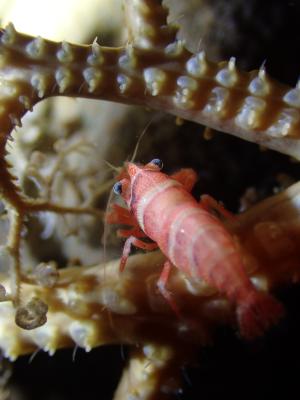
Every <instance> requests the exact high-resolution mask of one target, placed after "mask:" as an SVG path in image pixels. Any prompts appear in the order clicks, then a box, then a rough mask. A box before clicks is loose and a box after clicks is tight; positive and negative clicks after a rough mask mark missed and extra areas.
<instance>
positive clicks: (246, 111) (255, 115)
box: [235, 96, 266, 129]
mask: <svg viewBox="0 0 300 400" xmlns="http://www.w3.org/2000/svg"><path fill="white" fill-rule="evenodd" d="M265 108H266V102H265V100H263V99H260V98H258V97H254V96H248V97H246V98H245V101H244V104H243V106H242V108H241V111H240V112H239V114H238V115H237V116H236V118H235V123H236V124H237V125H238V126H240V127H241V128H243V129H255V128H256V127H257V126H258V124H259V117H260V115H261V113H262V112H263V111H264V109H265Z"/></svg>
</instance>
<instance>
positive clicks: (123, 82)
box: [117, 74, 132, 94]
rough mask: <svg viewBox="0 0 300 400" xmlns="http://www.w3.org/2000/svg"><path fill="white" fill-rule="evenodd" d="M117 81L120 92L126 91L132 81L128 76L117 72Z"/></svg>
mask: <svg viewBox="0 0 300 400" xmlns="http://www.w3.org/2000/svg"><path fill="white" fill-rule="evenodd" d="M117 82H118V85H119V90H120V92H121V93H122V94H123V93H126V92H127V90H128V89H129V87H130V85H131V83H132V81H131V78H129V77H128V76H126V75H124V74H118V76H117Z"/></svg>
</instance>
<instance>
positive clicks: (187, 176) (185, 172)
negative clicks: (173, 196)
mask: <svg viewBox="0 0 300 400" xmlns="http://www.w3.org/2000/svg"><path fill="white" fill-rule="evenodd" d="M171 178H172V179H174V180H175V181H177V182H179V183H181V184H182V185H183V186H184V188H185V190H186V191H187V192H191V191H192V189H193V187H194V185H195V183H196V182H197V180H198V178H197V174H196V172H195V171H194V170H193V169H191V168H182V169H180V170H179V171H178V172H175V173H174V174H172V175H171Z"/></svg>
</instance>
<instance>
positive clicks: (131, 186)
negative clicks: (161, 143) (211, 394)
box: [108, 159, 283, 339]
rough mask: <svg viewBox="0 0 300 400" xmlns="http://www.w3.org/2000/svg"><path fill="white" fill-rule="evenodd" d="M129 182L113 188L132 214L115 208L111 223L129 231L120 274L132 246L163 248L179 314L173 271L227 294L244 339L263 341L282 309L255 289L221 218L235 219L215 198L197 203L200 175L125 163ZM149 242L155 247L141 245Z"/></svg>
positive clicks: (163, 282)
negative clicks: (194, 192)
mask: <svg viewBox="0 0 300 400" xmlns="http://www.w3.org/2000/svg"><path fill="white" fill-rule="evenodd" d="M125 168H126V174H125V175H124V174H123V176H126V177H125V178H124V177H123V179H121V180H120V181H119V182H117V183H116V184H115V186H114V192H115V193H117V194H119V195H121V196H122V197H123V199H124V200H125V202H126V204H127V206H128V209H125V208H123V207H120V206H118V205H114V207H113V211H112V212H111V213H110V214H109V215H108V222H109V223H120V224H125V225H130V226H131V227H130V229H126V230H125V229H123V230H120V231H119V234H120V235H121V236H123V237H127V239H126V242H125V245H124V249H123V255H122V257H121V262H120V269H121V270H123V269H124V267H125V264H126V261H127V258H128V256H129V253H130V249H131V246H132V245H133V246H135V247H138V248H141V249H144V250H153V249H155V248H157V247H158V248H160V249H161V251H162V252H163V253H164V255H165V256H166V258H167V260H166V262H165V264H164V267H163V269H162V273H161V276H160V278H159V280H158V283H157V284H158V288H159V290H160V292H161V294H162V295H163V296H164V297H165V298H166V300H167V301H168V302H169V304H170V305H171V306H172V308H173V309H174V310H175V312H176V313H177V314H180V313H179V310H178V308H177V305H176V302H174V299H173V298H172V296H171V295H170V293H169V291H168V290H167V281H168V277H169V274H170V270H171V268H172V266H175V267H177V268H178V269H179V270H181V271H182V272H183V273H185V274H186V276H187V277H188V278H190V279H193V280H196V281H197V279H198V280H199V279H203V280H205V281H206V282H207V284H209V285H210V286H213V287H215V288H216V289H217V290H218V291H220V293H222V294H224V295H225V296H226V297H227V298H228V300H229V301H230V302H232V303H233V304H235V306H236V308H237V320H238V324H239V329H240V333H241V335H242V336H243V337H244V338H246V339H252V338H255V337H257V336H260V335H262V334H263V333H264V332H265V331H266V330H267V329H268V328H269V327H270V326H271V325H273V324H275V323H276V322H277V321H278V320H279V319H280V317H281V316H282V315H283V307H282V305H281V304H280V303H279V302H278V301H277V300H276V299H275V298H273V297H272V296H271V295H269V294H267V293H265V292H262V291H260V290H258V289H256V288H255V286H254V285H253V284H252V282H251V280H250V279H249V277H248V275H247V273H246V270H245V266H244V264H243V259H242V255H241V250H240V249H239V247H238V245H237V244H236V241H235V240H234V238H233V236H232V235H231V234H230V232H229V231H228V229H227V228H226V227H225V225H224V223H223V222H222V220H221V219H220V218H218V217H217V216H216V215H215V213H213V212H211V209H216V210H217V211H218V213H219V214H221V215H222V216H223V217H225V218H228V217H229V215H230V213H229V212H228V211H226V210H225V209H224V208H223V207H222V206H221V205H220V204H219V203H217V202H216V201H215V200H214V199H213V198H211V197H210V196H207V195H205V196H202V197H201V200H200V202H197V201H196V200H195V199H194V197H193V196H192V195H191V193H190V192H191V190H192V188H193V186H194V184H195V182H196V180H197V176H196V173H195V171H193V170H192V169H182V170H180V171H178V172H177V173H175V174H173V175H171V176H168V175H166V174H164V173H162V172H161V168H162V163H161V161H160V160H158V159H154V160H152V161H151V162H150V163H148V164H146V165H144V166H141V165H137V164H134V163H132V162H128V163H126V166H125ZM145 237H148V238H150V239H152V241H153V242H151V243H149V242H145V241H143V240H142V239H143V238H145Z"/></svg>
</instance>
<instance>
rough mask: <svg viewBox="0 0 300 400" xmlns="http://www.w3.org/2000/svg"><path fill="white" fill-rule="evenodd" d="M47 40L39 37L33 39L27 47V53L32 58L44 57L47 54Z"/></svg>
mask: <svg viewBox="0 0 300 400" xmlns="http://www.w3.org/2000/svg"><path fill="white" fill-rule="evenodd" d="M45 44H46V42H45V40H44V39H43V38H41V37H40V36H38V37H37V38H35V39H33V40H32V41H31V42H29V43H28V44H27V46H26V49H25V50H26V53H27V54H28V55H29V57H31V58H39V57H41V56H43V55H44V52H45Z"/></svg>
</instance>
